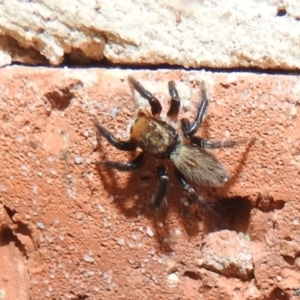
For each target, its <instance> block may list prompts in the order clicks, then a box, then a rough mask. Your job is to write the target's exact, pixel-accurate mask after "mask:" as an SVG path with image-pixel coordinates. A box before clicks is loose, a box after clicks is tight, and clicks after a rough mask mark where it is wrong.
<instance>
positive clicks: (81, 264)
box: [0, 67, 300, 300]
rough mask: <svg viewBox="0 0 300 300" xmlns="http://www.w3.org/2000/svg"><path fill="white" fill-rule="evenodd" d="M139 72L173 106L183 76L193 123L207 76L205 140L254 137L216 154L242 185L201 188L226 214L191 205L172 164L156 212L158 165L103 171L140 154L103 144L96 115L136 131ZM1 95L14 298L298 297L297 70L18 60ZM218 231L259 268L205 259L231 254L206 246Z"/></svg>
mask: <svg viewBox="0 0 300 300" xmlns="http://www.w3.org/2000/svg"><path fill="white" fill-rule="evenodd" d="M128 74H132V75H133V76H134V77H135V78H137V79H139V80H140V81H141V82H142V83H143V84H144V85H145V86H146V87H147V88H149V90H150V91H152V92H153V93H154V94H155V95H156V96H157V97H158V98H159V99H160V100H161V101H162V103H163V106H164V108H165V109H166V108H167V106H168V101H169V96H168V91H167V82H168V80H171V79H173V80H175V81H176V83H177V86H178V90H179V93H180V95H181V96H182V103H183V106H184V110H186V112H184V111H182V112H181V116H186V117H190V118H192V117H193V116H194V115H195V111H196V106H197V103H198V102H199V86H198V84H197V82H196V80H198V81H199V80H203V79H204V80H205V82H206V85H207V94H208V97H209V99H210V108H209V114H208V115H207V117H206V119H205V122H204V124H203V127H202V130H201V131H200V132H199V134H201V136H203V137H206V138H210V139H212V140H218V139H223V138H230V139H234V138H238V137H253V136H255V137H256V138H257V141H256V143H255V144H254V145H249V146H246V145H243V146H239V147H237V148H234V149H227V150H218V151H214V152H215V153H216V155H217V156H218V158H219V159H220V161H222V163H223V164H224V165H225V166H226V169H227V170H228V172H229V173H230V175H231V182H230V183H229V184H228V185H226V186H225V187H224V188H222V189H219V190H218V191H217V192H216V194H214V193H213V194H212V195H210V193H206V192H205V191H202V190H200V189H198V192H200V193H202V192H203V193H204V195H205V196H206V197H207V200H208V201H214V202H217V203H219V205H220V207H221V208H222V210H223V215H222V217H214V216H209V215H206V214H203V213H202V212H201V211H200V209H199V208H198V206H197V205H195V204H191V205H189V206H186V204H187V196H186V194H185V193H184V192H183V191H182V189H181V188H180V187H179V185H178V184H177V182H176V181H175V179H174V176H173V175H172V173H171V172H170V177H171V181H172V184H171V186H170V189H169V193H168V205H167V207H165V208H163V209H161V210H159V211H156V212H152V211H149V210H148V209H147V206H148V203H149V200H150V199H151V197H152V195H153V193H154V192H155V188H156V185H157V179H156V174H155V166H154V164H152V163H151V161H150V162H149V164H147V165H146V166H145V167H144V168H143V169H141V170H139V171H136V172H134V173H121V172H117V171H112V170H110V171H107V170H104V169H100V170H97V169H96V168H95V163H96V162H97V161H100V160H102V159H104V158H106V159H118V160H122V161H125V160H128V159H130V158H132V157H133V155H134V154H131V153H125V152H121V151H119V150H116V149H114V148H113V147H112V146H110V145H108V143H107V142H106V141H104V140H103V139H101V140H100V145H99V146H98V145H97V138H96V132H95V129H94V127H93V122H92V120H93V116H96V117H97V118H98V120H99V121H100V122H101V123H102V124H103V125H104V126H106V127H107V128H109V129H110V130H111V131H113V132H114V133H115V134H117V136H119V137H122V138H127V137H128V132H129V128H130V124H131V123H132V121H133V119H134V110H135V104H134V101H133V91H132V90H131V89H130V87H129V85H128V82H127V80H126V78H127V76H128ZM0 91H1V92H0V116H1V118H0V122H1V128H2V132H1V133H0V147H1V148H0V151H1V158H2V162H1V165H2V167H1V171H0V196H1V198H0V201H1V205H2V206H1V209H0V220H1V224H0V228H1V241H3V240H4V238H6V240H5V242H1V246H0V251H1V253H7V255H8V258H6V261H7V264H6V266H9V263H11V262H13V261H14V259H16V260H18V261H19V262H20V265H21V266H22V268H25V270H26V272H25V273H22V272H21V271H20V270H21V269H18V270H19V271H14V269H13V268H9V267H7V268H6V269H5V271H4V272H3V273H1V276H2V277H0V280H2V281H1V282H0V293H2V292H3V291H5V292H6V294H7V295H8V294H9V293H10V290H11V286H12V285H14V283H13V281H12V280H14V279H13V278H18V286H21V285H22V287H23V288H22V291H23V292H24V295H25V296H24V295H23V298H21V296H20V298H18V299H134V298H137V299H151V298H153V295H155V299H205V300H206V299H253V300H254V299H270V300H272V299H274V300H275V299H296V296H293V295H294V294H295V293H297V289H299V287H300V275H299V274H300V261H299V254H300V252H299V243H300V231H299V213H298V212H299V209H300V204H299V182H300V179H299V168H300V159H299V157H300V156H299V155H300V132H299V126H300V124H299V123H300V122H299V116H298V114H299V112H298V110H299V108H298V105H299V103H300V100H299V97H300V96H299V95H300V80H299V78H298V77H297V76H278V75H277V76H276V75H255V74H246V73H236V74H231V75H227V74H221V73H215V74H213V73H210V72H183V71H161V72H158V71H157V72H149V71H139V72H133V71H130V70H128V71H121V70H101V69H98V70H96V69H84V70H83V69H74V70H70V69H52V70H51V69H45V68H35V69H31V68H24V67H9V68H5V69H1V70H0ZM135 99H137V100H138V102H139V100H140V98H139V97H138V96H137V95H135ZM190 100H191V101H190ZM209 195H210V196H209ZM225 230H228V231H225ZM226 232H228V233H226ZM212 236H216V239H222V238H224V236H227V237H228V238H229V239H231V237H232V239H231V240H230V241H229V243H228V245H229V246H228V247H233V248H234V249H232V251H234V250H236V249H235V248H236V247H237V246H238V244H239V241H240V240H241V239H244V240H245V241H247V243H246V247H247V251H248V252H250V253H251V260H252V263H253V272H252V271H251V272H249V274H248V276H247V277H246V278H245V277H243V278H242V279H240V276H239V274H238V271H237V273H234V270H239V269H238V268H236V269H235V268H233V269H231V270H230V272H229V273H226V272H225V271H224V270H219V271H218V270H217V269H212V268H209V267H207V264H203V259H204V257H203V254H204V252H203V249H207V248H204V247H208V246H210V247H211V251H210V252H212V251H213V252H216V253H218V254H219V255H222V253H225V252H224V249H222V248H221V247H220V248H219V249H218V245H217V244H214V243H211V242H209V241H212V240H213V239H211V237H212ZM227 250H228V253H230V251H231V250H230V249H227ZM248 252H247V253H248ZM3 263H4V258H3V255H1V265H3ZM208 263H209V264H212V263H213V262H208ZM235 263H236V264H237V266H238V264H239V262H238V261H235ZM3 270H4V269H3ZM18 272H19V273H18ZM232 272H233V273H232ZM20 274H21V276H20ZM22 274H23V275H22ZM223 274H227V276H225V275H223ZM228 274H229V275H228ZM5 278H9V280H5ZM14 286H15V285H14ZM20 289H21V288H20ZM1 295H2V294H1ZM233 295H234V297H233ZM295 295H296V294H295ZM13 297H14V299H16V297H17V296H13ZM6 299H12V298H9V297H7V298H6Z"/></svg>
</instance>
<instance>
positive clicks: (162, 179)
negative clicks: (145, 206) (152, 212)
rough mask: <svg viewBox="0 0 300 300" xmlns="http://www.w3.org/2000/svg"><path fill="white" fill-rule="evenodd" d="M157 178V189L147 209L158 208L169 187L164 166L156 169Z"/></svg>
mask: <svg viewBox="0 0 300 300" xmlns="http://www.w3.org/2000/svg"><path fill="white" fill-rule="evenodd" d="M157 176H158V189H157V191H156V194H155V196H154V198H153V200H152V201H151V203H150V205H149V208H151V209H154V208H157V207H159V206H160V205H161V204H162V203H163V201H164V198H165V196H166V193H167V189H168V185H169V176H168V174H167V169H166V167H164V166H159V167H157Z"/></svg>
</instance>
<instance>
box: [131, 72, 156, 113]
mask: <svg viewBox="0 0 300 300" xmlns="http://www.w3.org/2000/svg"><path fill="white" fill-rule="evenodd" d="M128 81H129V82H130V83H131V84H132V85H133V87H134V88H135V89H136V90H137V91H138V93H139V94H140V95H141V96H142V97H144V98H145V99H147V100H148V101H149V104H150V106H151V112H152V115H153V116H159V115H160V113H161V111H162V107H161V104H160V102H159V101H158V99H157V98H155V97H154V96H153V95H152V94H151V93H150V92H148V91H147V90H146V89H145V88H144V87H143V86H142V85H141V84H140V83H139V82H138V81H137V80H135V79H134V78H133V77H131V76H128Z"/></svg>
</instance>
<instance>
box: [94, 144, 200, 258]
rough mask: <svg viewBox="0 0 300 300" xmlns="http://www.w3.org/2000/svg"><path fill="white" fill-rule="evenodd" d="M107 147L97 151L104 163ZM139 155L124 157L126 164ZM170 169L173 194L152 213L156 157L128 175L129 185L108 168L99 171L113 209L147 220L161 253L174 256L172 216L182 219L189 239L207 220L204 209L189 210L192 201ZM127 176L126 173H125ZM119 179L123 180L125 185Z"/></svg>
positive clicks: (170, 188)
mask: <svg viewBox="0 0 300 300" xmlns="http://www.w3.org/2000/svg"><path fill="white" fill-rule="evenodd" d="M102 148H105V146H104V145H102V143H101V142H100V141H99V140H98V147H97V150H98V151H100V152H101V153H102V154H103V155H102V160H104V161H105V160H106V157H107V155H106V151H102ZM136 155H137V154H136V153H135V152H133V153H128V155H124V159H123V158H122V161H123V160H124V161H127V160H130V159H133V158H134V157H136ZM165 165H166V166H167V167H168V170H169V172H168V175H169V177H170V186H169V191H168V194H167V196H166V200H165V202H164V203H163V205H162V206H161V207H159V208H157V209H150V208H149V204H150V201H151V199H152V197H153V195H154V194H155V192H156V189H157V174H156V160H155V159H154V158H152V157H147V159H146V162H145V165H143V166H142V167H141V168H140V169H138V170H135V171H132V172H125V173H126V176H125V177H126V182H125V181H123V177H122V176H120V175H121V172H120V171H117V170H115V169H107V168H105V167H104V166H101V165H100V166H99V164H97V165H96V171H97V173H98V175H99V177H100V180H101V182H102V183H103V186H104V189H105V190H106V191H107V193H108V194H109V195H111V196H113V197H114V200H113V205H115V206H116V207H117V209H118V210H119V211H120V212H121V213H122V214H123V215H124V216H125V217H126V218H128V219H138V218H141V217H143V218H147V219H149V220H151V222H152V226H151V227H152V229H153V231H154V233H155V234H154V237H155V238H156V241H157V246H158V248H159V250H160V251H162V252H164V253H170V252H172V251H173V249H172V245H171V243H169V242H168V241H169V240H172V239H173V238H172V237H171V235H172V234H171V231H174V228H170V225H169V224H170V223H171V222H169V219H168V215H169V214H173V213H174V214H176V215H177V216H180V218H179V220H180V223H181V224H182V226H183V227H184V229H185V231H186V232H187V234H188V235H189V236H196V235H198V234H199V224H200V222H201V221H202V220H203V218H202V216H201V209H200V208H199V207H198V205H197V204H192V205H190V206H189V207H185V206H184V203H182V201H181V200H182V199H186V200H187V199H188V196H187V194H186V193H185V192H184V191H183V190H182V188H181V187H180V185H179V183H178V182H177V181H176V178H175V175H173V172H172V169H173V166H172V164H171V163H169V162H166V163H165ZM122 173H123V172H122ZM118 176H120V178H122V179H121V180H122V181H121V182H120V180H118Z"/></svg>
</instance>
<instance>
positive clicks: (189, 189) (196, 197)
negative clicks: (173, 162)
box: [175, 168, 218, 215]
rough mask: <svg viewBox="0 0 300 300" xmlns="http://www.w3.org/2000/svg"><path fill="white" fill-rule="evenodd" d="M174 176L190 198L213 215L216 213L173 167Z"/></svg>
mask: <svg viewBox="0 0 300 300" xmlns="http://www.w3.org/2000/svg"><path fill="white" fill-rule="evenodd" d="M175 176H176V178H177V180H178V181H179V183H180V184H181V186H182V187H183V189H184V190H185V191H187V193H188V195H189V196H190V197H191V199H192V200H194V201H196V202H197V203H199V204H200V205H201V207H202V208H204V209H205V210H206V211H209V212H210V213H212V214H214V215H218V213H217V212H216V211H215V210H214V209H213V206H212V205H210V204H209V203H207V202H206V201H205V200H204V199H203V198H202V197H201V196H200V195H198V194H197V193H196V191H195V190H194V189H193V188H192V187H191V186H190V185H189V183H188V182H187V181H186V179H185V178H184V176H183V174H182V173H181V172H180V171H179V170H178V169H177V168H176V169H175Z"/></svg>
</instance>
